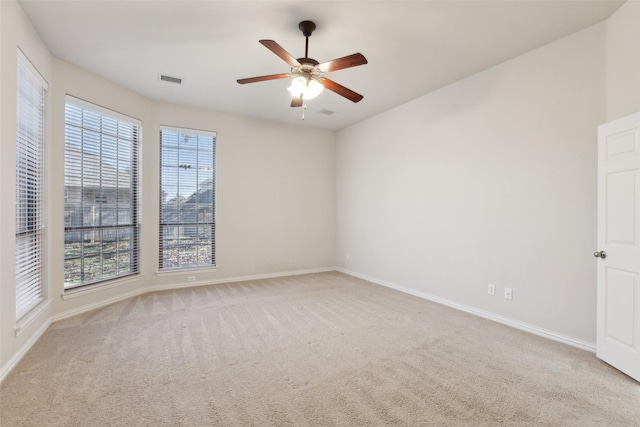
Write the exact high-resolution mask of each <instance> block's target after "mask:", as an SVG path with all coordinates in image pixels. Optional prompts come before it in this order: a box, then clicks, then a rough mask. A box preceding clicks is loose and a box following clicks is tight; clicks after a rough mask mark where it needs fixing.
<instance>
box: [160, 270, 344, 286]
mask: <svg viewBox="0 0 640 427" xmlns="http://www.w3.org/2000/svg"><path fill="white" fill-rule="evenodd" d="M327 271H337V267H324V268H312V269H308V270H293V271H280V272H277V273H266V274H254V275H251V276H238V277H228V278H225V279H215V280H210V279H209V280H200V281H197V282H182V283H177V284H176V283H171V284H167V285H152V286H150V287H149V289H148V290H149V291H150V292H152V291H167V290H171V289H180V288H192V287H195V286H206V285H218V284H220V283H233V282H246V281H247V280H261V279H273V278H276V277H287V276H299V275H301V274H311V273H325V272H327Z"/></svg>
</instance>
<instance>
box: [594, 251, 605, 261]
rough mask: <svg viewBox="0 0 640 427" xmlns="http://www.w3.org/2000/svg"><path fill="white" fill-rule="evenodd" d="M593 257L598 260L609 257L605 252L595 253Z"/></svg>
mask: <svg viewBox="0 0 640 427" xmlns="http://www.w3.org/2000/svg"><path fill="white" fill-rule="evenodd" d="M593 256H594V257H596V258H602V259H605V258H606V257H607V253H606V252H605V251H600V252H594V253H593Z"/></svg>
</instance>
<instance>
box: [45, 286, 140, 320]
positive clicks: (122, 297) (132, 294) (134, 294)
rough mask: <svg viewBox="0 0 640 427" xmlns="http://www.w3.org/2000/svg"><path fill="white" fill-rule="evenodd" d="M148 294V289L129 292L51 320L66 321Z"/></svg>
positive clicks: (68, 311) (62, 314) (59, 315)
mask: <svg viewBox="0 0 640 427" xmlns="http://www.w3.org/2000/svg"><path fill="white" fill-rule="evenodd" d="M147 292H148V290H147V288H142V289H136V290H134V291H131V292H127V293H125V294H122V295H118V296H115V297H113V298H109V299H106V300H102V301H99V302H95V303H93V304H87V305H83V306H80V307H76V308H73V309H71V310H67V311H63V312H62V313H58V314H56V315H54V316H53V318H52V319H51V320H52V322H57V321H58V320H62V319H66V318H67V317H71V316H75V315H77V314H82V313H85V312H87V311H91V310H95V309H96V308H100V307H104V306H107V305H109V304H113V303H114V302H118V301H122V300H125V299H127V298H132V297H137V296H138V295H142V294H145V293H147Z"/></svg>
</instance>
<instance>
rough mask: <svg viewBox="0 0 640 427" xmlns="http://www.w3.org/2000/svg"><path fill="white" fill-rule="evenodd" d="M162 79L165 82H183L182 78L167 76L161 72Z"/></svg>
mask: <svg viewBox="0 0 640 427" xmlns="http://www.w3.org/2000/svg"><path fill="white" fill-rule="evenodd" d="M160 80H162V81H163V82H169V83H176V84H179V85H181V84H182V79H181V78H179V77H171V76H165V75H164V74H160Z"/></svg>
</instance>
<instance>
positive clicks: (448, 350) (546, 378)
mask: <svg viewBox="0 0 640 427" xmlns="http://www.w3.org/2000/svg"><path fill="white" fill-rule="evenodd" d="M0 407H1V409H0V425H2V427H9V426H11V427H13V426H160V425H165V426H212V425H215V426H334V425H336V426H358V425H361V426H377V425H408V426H425V425H435V426H443V425H451V426H465V425H468V426H487V425H492V426H493V425H505V426H632V425H640V384H639V383H637V382H635V381H633V380H631V379H629V378H628V377H626V376H624V375H622V374H620V373H619V372H618V371H616V370H615V369H613V368H611V367H609V366H608V365H606V364H604V363H603V362H601V361H599V360H598V359H597V358H596V357H595V356H594V355H593V354H591V353H589V352H585V351H581V350H577V349H574V348H572V347H569V346H566V345H563V344H559V343H556V342H553V341H549V340H546V339H543V338H539V337H536V336H533V335H530V334H527V333H525V332H521V331H518V330H515V329H511V328H509V327H506V326H503V325H500V324H496V323H493V322H490V321H487V320H483V319H481V318H477V317H475V316H471V315H468V314H465V313H461V312H458V311H455V310H453V309H450V308H447V307H444V306H441V305H438V304H434V303H430V302H428V301H424V300H421V299H418V298H415V297H412V296H408V295H405V294H402V293H399V292H396V291H393V290H390V289H386V288H383V287H380V286H377V285H373V284H371V283H368V282H365V281H362V280H359V279H355V278H352V277H350V276H347V275H344V274H340V273H322V274H312V275H304V276H296V277H288V278H280V279H270V280H256V281H249V282H242V283H231V284H223V285H215V286H206V287H198V288H191V289H182V290H177V291H166V292H156V293H150V294H146V295H143V296H140V297H137V298H133V299H129V300H126V301H122V302H119V303H116V304H113V305H110V306H108V307H106V308H102V309H98V310H94V311H92V312H89V313H86V314H82V315H79V316H76V317H73V318H70V319H66V320H63V321H60V322H57V323H55V324H53V325H52V326H51V327H50V328H49V330H47V332H46V333H45V334H44V335H43V337H42V338H41V339H40V340H39V341H38V342H37V343H36V344H35V345H34V347H33V348H32V350H31V351H30V352H29V353H28V354H27V355H26V356H25V357H24V359H23V360H22V361H21V362H20V363H19V365H18V366H17V367H16V368H15V369H14V370H13V372H12V373H11V374H10V375H9V376H8V377H7V378H6V379H5V381H4V382H3V383H2V385H1V388H0Z"/></svg>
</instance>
